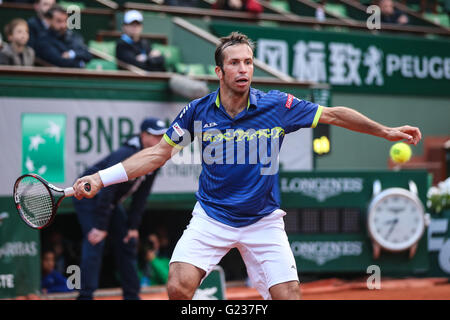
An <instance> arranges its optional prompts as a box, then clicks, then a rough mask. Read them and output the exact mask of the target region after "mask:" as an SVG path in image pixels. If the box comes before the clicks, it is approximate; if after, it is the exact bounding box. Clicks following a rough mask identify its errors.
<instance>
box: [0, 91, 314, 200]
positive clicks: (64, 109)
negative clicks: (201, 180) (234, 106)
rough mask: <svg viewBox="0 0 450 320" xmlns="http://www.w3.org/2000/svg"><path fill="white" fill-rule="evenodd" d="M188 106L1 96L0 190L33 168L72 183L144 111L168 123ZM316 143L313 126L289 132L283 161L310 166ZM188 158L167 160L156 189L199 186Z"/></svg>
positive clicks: (129, 131) (288, 166) (287, 166)
mask: <svg viewBox="0 0 450 320" xmlns="http://www.w3.org/2000/svg"><path fill="white" fill-rule="evenodd" d="M184 107H185V105H184V103H163V102H147V101H114V100H82V99H50V98H12V97H11V98H6V97H2V98H0V110H1V112H2V116H1V117H0V145H1V146H2V156H1V157H0V168H1V171H0V179H1V181H2V183H1V184H0V196H11V194H12V188H13V184H14V181H15V179H17V177H18V176H19V175H21V174H25V173H31V172H32V173H37V174H39V175H41V176H42V177H44V179H47V180H48V181H50V182H52V183H55V184H57V185H60V186H70V185H71V184H72V183H73V182H74V181H75V180H76V178H77V177H78V176H79V175H81V174H82V173H83V172H84V170H85V169H86V168H87V167H88V166H91V165H93V164H94V163H95V162H97V161H99V160H100V159H102V158H103V157H104V156H106V155H108V154H109V153H110V152H111V151H113V150H115V149H116V148H118V147H119V145H120V144H121V143H122V142H123V141H124V140H125V139H127V137H129V136H130V135H133V134H137V133H139V127H140V123H141V122H142V120H143V119H144V118H145V117H149V116H153V117H157V118H160V119H162V120H163V121H165V122H166V123H167V125H169V124H170V123H171V122H172V120H173V119H174V118H175V117H176V116H177V114H178V113H179V112H180V111H181V110H182V109H183V108H184ZM311 144H312V129H304V130H299V131H298V132H295V133H293V134H290V135H288V136H287V137H286V139H285V142H284V144H283V148H282V152H281V153H280V167H282V168H283V170H286V171H294V170H311V169H312V148H311ZM292 150H295V152H292ZM184 160H185V159H183V161H178V162H177V161H173V160H170V161H168V162H167V163H166V164H165V165H164V167H163V168H162V169H161V171H160V173H159V175H158V176H157V180H156V181H155V185H154V189H153V191H154V193H156V194H158V193H191V192H192V193H193V192H195V191H196V190H197V187H198V177H199V175H200V171H201V166H200V164H198V163H199V162H197V163H196V162H191V163H189V162H187V163H186V161H184Z"/></svg>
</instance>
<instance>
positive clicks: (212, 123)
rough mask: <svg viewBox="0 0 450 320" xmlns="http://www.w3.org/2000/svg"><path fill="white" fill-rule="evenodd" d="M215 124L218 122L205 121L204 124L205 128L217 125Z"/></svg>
mask: <svg viewBox="0 0 450 320" xmlns="http://www.w3.org/2000/svg"><path fill="white" fill-rule="evenodd" d="M215 126H217V123H215V122H210V123H205V125H204V126H203V129H205V128H212V127H215Z"/></svg>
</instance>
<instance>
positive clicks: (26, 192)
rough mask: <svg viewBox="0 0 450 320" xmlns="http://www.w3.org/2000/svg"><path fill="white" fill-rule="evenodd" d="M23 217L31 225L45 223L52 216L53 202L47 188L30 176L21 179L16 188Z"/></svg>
mask: <svg viewBox="0 0 450 320" xmlns="http://www.w3.org/2000/svg"><path fill="white" fill-rule="evenodd" d="M17 194H18V196H19V199H20V200H19V203H20V207H21V209H22V212H23V217H24V218H25V219H26V220H27V221H28V222H29V223H30V224H32V225H34V226H36V227H40V226H43V225H45V224H46V223H47V222H48V221H49V220H50V218H51V217H52V212H53V203H52V197H51V195H50V192H49V191H48V189H47V188H46V187H45V186H44V184H43V183H42V182H40V181H39V180H37V179H35V178H32V177H25V178H24V179H22V180H21V181H20V183H19V185H18V188H17Z"/></svg>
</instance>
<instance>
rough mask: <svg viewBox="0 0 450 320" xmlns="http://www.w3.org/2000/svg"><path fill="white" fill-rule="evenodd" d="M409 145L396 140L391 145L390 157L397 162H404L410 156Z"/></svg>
mask: <svg viewBox="0 0 450 320" xmlns="http://www.w3.org/2000/svg"><path fill="white" fill-rule="evenodd" d="M411 154H412V151H411V147H410V146H409V145H408V144H406V143H404V142H397V143H396V144H394V145H393V146H392V147H391V151H390V155H391V159H392V161H394V162H397V163H405V162H407V161H408V160H409V159H410V158H411Z"/></svg>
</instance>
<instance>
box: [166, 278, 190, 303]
mask: <svg viewBox="0 0 450 320" xmlns="http://www.w3.org/2000/svg"><path fill="white" fill-rule="evenodd" d="M195 289H196V286H195V285H194V284H193V283H191V282H190V281H188V280H187V279H180V278H179V277H169V280H168V282H167V294H168V296H169V299H170V300H188V299H192V297H193V296H194V293H195Z"/></svg>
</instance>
